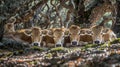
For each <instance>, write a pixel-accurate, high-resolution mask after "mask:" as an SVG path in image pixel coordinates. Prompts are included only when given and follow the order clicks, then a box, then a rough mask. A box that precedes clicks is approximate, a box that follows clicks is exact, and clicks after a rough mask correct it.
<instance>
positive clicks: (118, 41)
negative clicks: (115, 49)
mask: <svg viewBox="0 0 120 67" xmlns="http://www.w3.org/2000/svg"><path fill="white" fill-rule="evenodd" d="M115 43H120V38H117V39H115V40H113V41H112V42H110V44H115Z"/></svg>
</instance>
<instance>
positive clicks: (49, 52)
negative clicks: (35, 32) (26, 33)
mask: <svg viewBox="0 0 120 67" xmlns="http://www.w3.org/2000/svg"><path fill="white" fill-rule="evenodd" d="M6 40H8V39H4V40H3V41H2V42H1V43H0V67H120V39H117V40H114V41H112V42H108V43H106V44H100V45H97V44H87V45H83V46H74V47H57V48H40V47H37V46H29V45H28V44H23V43H21V42H16V41H12V40H9V41H6Z"/></svg>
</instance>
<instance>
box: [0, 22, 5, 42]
mask: <svg viewBox="0 0 120 67" xmlns="http://www.w3.org/2000/svg"><path fill="white" fill-rule="evenodd" d="M4 25H5V22H4V21H2V22H0V41H1V40H2V38H3V34H4Z"/></svg>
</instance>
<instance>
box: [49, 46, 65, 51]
mask: <svg viewBox="0 0 120 67" xmlns="http://www.w3.org/2000/svg"><path fill="white" fill-rule="evenodd" d="M64 49H65V48H63V47H55V48H52V49H51V50H50V51H52V52H54V51H64Z"/></svg>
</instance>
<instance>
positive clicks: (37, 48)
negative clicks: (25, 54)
mask: <svg viewBox="0 0 120 67" xmlns="http://www.w3.org/2000/svg"><path fill="white" fill-rule="evenodd" d="M31 49H33V50H37V51H44V48H41V47H39V46H33V47H32V48H31Z"/></svg>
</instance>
